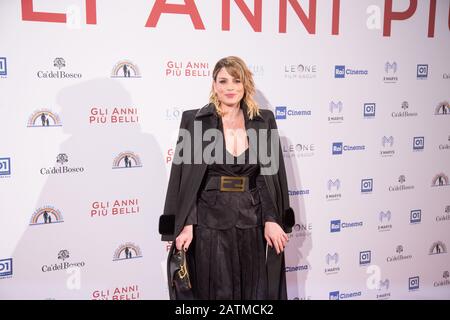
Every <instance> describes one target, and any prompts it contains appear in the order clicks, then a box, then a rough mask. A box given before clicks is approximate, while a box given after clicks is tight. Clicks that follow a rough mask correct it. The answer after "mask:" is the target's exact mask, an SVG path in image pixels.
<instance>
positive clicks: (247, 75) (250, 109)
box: [209, 56, 259, 119]
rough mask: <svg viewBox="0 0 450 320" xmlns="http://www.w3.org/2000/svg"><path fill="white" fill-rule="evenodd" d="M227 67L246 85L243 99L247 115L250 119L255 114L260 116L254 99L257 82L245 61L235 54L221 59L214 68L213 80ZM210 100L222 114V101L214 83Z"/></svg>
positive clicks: (220, 114) (232, 74) (228, 70)
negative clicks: (215, 90)
mask: <svg viewBox="0 0 450 320" xmlns="http://www.w3.org/2000/svg"><path fill="white" fill-rule="evenodd" d="M222 68H225V69H226V70H227V72H228V73H229V74H230V75H231V76H233V77H234V78H235V79H239V80H241V82H242V84H243V86H244V96H243V98H242V100H243V101H244V103H245V104H246V105H247V115H248V117H249V118H250V119H253V117H255V116H257V115H258V116H259V107H258V104H257V103H256V101H255V100H254V99H253V96H254V95H255V91H256V90H255V83H254V81H253V74H252V72H251V71H250V70H249V68H248V67H247V65H246V64H245V62H244V61H243V60H242V59H241V58H239V57H235V56H229V57H226V58H222V59H220V60H219V61H218V62H217V63H216V66H215V67H214V70H213V80H214V81H216V80H217V74H218V73H219V72H220V70H222ZM209 102H210V103H214V106H215V107H216V112H217V114H218V115H219V116H222V108H221V106H220V101H219V99H218V97H217V94H216V93H215V92H214V85H213V86H212V88H211V93H210V95H209Z"/></svg>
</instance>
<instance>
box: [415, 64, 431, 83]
mask: <svg viewBox="0 0 450 320" xmlns="http://www.w3.org/2000/svg"><path fill="white" fill-rule="evenodd" d="M417 79H418V80H427V79H428V65H427V64H418V65H417Z"/></svg>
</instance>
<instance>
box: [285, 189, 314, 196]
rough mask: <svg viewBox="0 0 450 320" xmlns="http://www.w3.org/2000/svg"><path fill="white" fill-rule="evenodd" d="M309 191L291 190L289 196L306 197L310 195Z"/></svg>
mask: <svg viewBox="0 0 450 320" xmlns="http://www.w3.org/2000/svg"><path fill="white" fill-rule="evenodd" d="M309 192H310V191H309V189H301V190H289V191H288V194H289V195H290V196H305V195H309Z"/></svg>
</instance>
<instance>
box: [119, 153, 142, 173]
mask: <svg viewBox="0 0 450 320" xmlns="http://www.w3.org/2000/svg"><path fill="white" fill-rule="evenodd" d="M141 167H142V163H141V159H140V158H139V156H138V155H137V154H135V153H134V152H131V151H125V152H122V153H120V154H119V155H118V156H117V157H115V158H114V161H113V166H112V168H113V169H130V168H141Z"/></svg>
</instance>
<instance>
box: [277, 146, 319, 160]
mask: <svg viewBox="0 0 450 320" xmlns="http://www.w3.org/2000/svg"><path fill="white" fill-rule="evenodd" d="M315 149H316V145H315V144H314V143H297V144H288V145H284V146H283V149H282V150H283V156H284V157H285V158H301V157H312V156H314V151H315Z"/></svg>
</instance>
